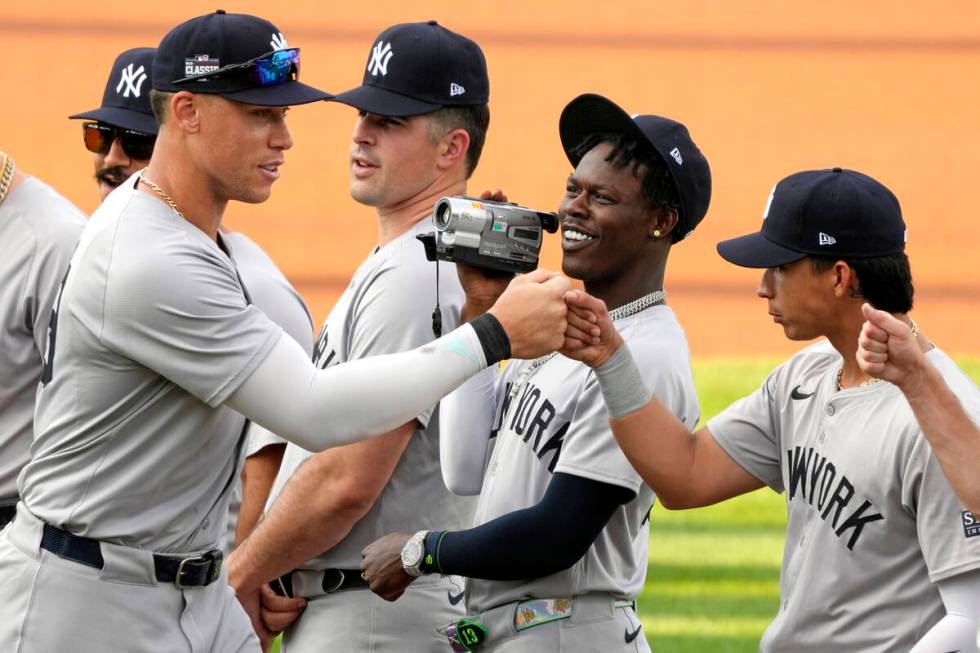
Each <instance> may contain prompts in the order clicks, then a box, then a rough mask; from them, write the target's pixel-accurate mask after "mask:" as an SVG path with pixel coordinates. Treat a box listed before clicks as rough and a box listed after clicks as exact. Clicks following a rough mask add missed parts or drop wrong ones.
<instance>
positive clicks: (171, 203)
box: [139, 172, 187, 220]
mask: <svg viewBox="0 0 980 653" xmlns="http://www.w3.org/2000/svg"><path fill="white" fill-rule="evenodd" d="M139 181H141V182H142V183H144V184H146V185H147V186H149V187H150V190H152V191H153V192H155V193H156V194H157V195H159V196H160V197H161V198H162V199H163V201H164V202H166V203H167V206H169V207H170V208H172V209H173V210H174V213H176V214H177V215H179V216H180V217H182V218H184V214H183V213H181V212H180V209H178V208H177V202H175V201H173V200H172V199H170V196H169V195H167V194H166V193H164V192H163V189H162V188H160V187H159V186H157V185H156V184H154V183H153V182H152V181H150V180H149V179H147V178H146V177H144V176H143V173H142V172H140V176H139ZM184 219H185V220H186V219H187V218H184Z"/></svg>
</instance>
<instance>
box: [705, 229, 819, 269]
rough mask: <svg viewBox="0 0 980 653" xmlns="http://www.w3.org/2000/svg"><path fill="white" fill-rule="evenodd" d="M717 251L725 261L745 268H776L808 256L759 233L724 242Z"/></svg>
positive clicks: (716, 247) (719, 244)
mask: <svg viewBox="0 0 980 653" xmlns="http://www.w3.org/2000/svg"><path fill="white" fill-rule="evenodd" d="M715 249H716V250H718V254H720V255H721V257H722V258H723V259H725V260H726V261H728V262H729V263H734V264H735V265H738V266H741V267H743V268H775V267H779V266H780V265H787V264H789V263H793V262H795V261H799V260H800V259H804V258H806V256H807V255H806V254H805V253H803V252H797V251H795V250H792V249H789V248H788V247H783V246H782V245H778V244H776V243H774V242H772V241H771V240H769V239H768V238H766V237H765V236H764V235H762V234H761V233H759V232H756V233H754V234H749V235H747V236H740V237H738V238H732V239H731V240H723V241H722V242H720V243H718V244H717V245H716V246H715Z"/></svg>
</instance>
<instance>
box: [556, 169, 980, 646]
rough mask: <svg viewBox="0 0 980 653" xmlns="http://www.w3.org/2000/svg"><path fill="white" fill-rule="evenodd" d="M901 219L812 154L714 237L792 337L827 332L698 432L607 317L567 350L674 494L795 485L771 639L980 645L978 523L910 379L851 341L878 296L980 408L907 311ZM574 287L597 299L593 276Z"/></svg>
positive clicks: (692, 497) (713, 494) (873, 186)
mask: <svg viewBox="0 0 980 653" xmlns="http://www.w3.org/2000/svg"><path fill="white" fill-rule="evenodd" d="M905 233H906V232H905V222H904V220H903V218H902V211H901V208H900V206H899V203H898V199H896V197H895V196H894V195H893V194H892V192H891V191H889V190H888V189H887V188H885V186H883V185H882V184H881V183H879V182H878V181H876V180H874V179H872V178H871V177H869V176H867V175H864V174H861V173H860V172H855V171H853V170H844V169H841V168H833V169H830V170H808V171H804V172H798V173H796V174H793V175H790V176H789V177H786V178H785V179H783V180H782V181H780V182H779V183H778V184H776V186H775V187H774V189H773V191H772V193H771V194H770V197H769V201H768V203H767V204H766V210H765V215H764V219H763V223H762V229H761V230H760V231H759V232H757V233H753V234H749V235H747V236H743V237H741V238H735V239H733V240H728V241H725V242H722V243H720V244H719V245H718V252H719V254H721V256H722V257H724V258H725V259H726V260H728V261H730V262H732V263H734V264H736V265H740V266H744V267H749V268H762V269H764V272H763V273H762V279H761V281H760V283H759V286H758V289H757V294H758V295H759V297H760V298H762V299H764V300H765V301H766V304H767V306H768V311H769V315H770V316H772V319H773V321H774V322H775V323H776V324H778V325H780V326H781V327H782V329H783V332H784V333H785V335H786V337H787V338H789V339H790V340H794V341H804V340H812V339H814V338H824V340H821V341H820V342H818V343H816V344H814V345H811V346H809V347H807V348H805V349H803V350H802V351H800V352H799V353H798V354H796V355H795V356H793V357H792V358H791V359H790V360H789V361H787V362H786V363H783V364H782V365H780V366H779V367H778V368H776V369H775V370H774V371H773V372H772V373H771V374H770V375H769V376H768V377H767V378H766V380H765V382H764V383H763V384H762V387H761V388H759V389H758V390H757V391H755V392H754V393H753V394H751V395H749V396H748V397H745V398H743V399H740V400H739V401H737V402H736V403H734V404H732V405H731V406H730V407H728V408H727V409H725V410H724V411H722V412H721V414H719V415H718V416H716V417H715V418H713V419H711V420H710V421H709V422H708V424H707V426H705V427H704V428H701V429H699V430H698V431H697V432H695V433H693V434H692V433H691V432H690V429H689V428H688V427H687V426H686V425H684V424H681V423H680V422H679V421H678V420H676V419H675V418H674V417H673V415H672V414H671V412H670V411H669V410H667V408H666V406H664V405H662V404H661V403H660V401H659V399H660V398H663V395H661V394H660V391H659V390H657V389H656V388H652V390H653V395H654V398H653V399H651V398H650V390H648V389H647V388H646V387H645V386H644V384H643V381H642V378H641V376H640V373H639V372H638V370H637V369H636V367H635V365H634V364H633V362H632V360H631V358H632V357H631V355H630V352H629V350H628V349H627V348H626V347H622V346H621V344H622V340H621V339H619V338H618V336H617V335H616V331H615V329H614V328H613V326H612V325H611V324H609V322H608V321H606V320H605V319H601V320H600V328H601V330H602V332H603V336H602V338H601V341H600V342H598V343H595V342H592V341H591V340H590V339H589V338H588V337H586V338H579V339H578V344H576V345H574V346H570V347H568V348H566V350H565V351H566V353H567V355H569V356H574V357H576V358H578V359H580V360H583V361H586V362H587V363H588V364H589V365H590V366H593V367H595V369H596V375H597V377H598V378H599V384H600V386H601V387H602V390H603V396H604V397H605V400H606V405H607V407H608V409H609V415H610V417H611V418H612V419H611V423H612V429H613V432H614V433H615V434H616V439H617V440H618V442H619V443H620V444H621V445H622V447H623V450H624V451H625V452H626V455H627V456H629V459H630V461H631V462H632V463H633V465H634V466H635V467H636V469H637V471H639V473H640V474H641V475H642V476H643V478H644V479H645V480H646V482H648V483H649V484H650V486H651V487H652V488H653V489H654V490H655V491H656V492H657V495H658V496H659V497H660V499H661V502H662V503H663V504H664V505H665V506H667V507H668V508H674V509H678V508H694V507H699V506H705V505H710V504H713V503H717V502H719V501H722V500H724V499H728V498H731V497H734V496H737V495H740V494H743V493H745V492H749V491H751V490H755V489H758V488H761V487H764V486H769V487H770V488H772V489H773V490H775V491H777V492H782V493H785V494H786V509H787V513H788V523H787V527H786V544H785V553H784V555H783V566H782V573H781V574H780V602H779V612H778V613H777V615H776V617H775V619H774V620H773V622H772V623H771V624H770V625H769V628H768V629H767V630H766V632H765V635H764V636H763V638H762V642H761V644H760V649H761V650H762V651H763V652H765V653H768V652H770V651H773V652H774V651H797V652H800V653H805V652H813V653H817V652H821V653H822V652H824V651H864V652H868V653H875V652H877V653H886V652H891V651H912V652H913V653H936V652H940V653H946V652H947V651H962V652H964V653H965V652H968V651H969V652H976V651H977V637H976V635H977V621H978V615H980V529H977V528H976V525H975V522H974V520H973V518H972V515H971V514H970V513H968V512H966V511H965V510H963V507H962V505H961V504H960V502H959V500H958V499H957V497H956V494H955V493H954V492H953V490H952V488H951V487H950V485H949V482H948V481H947V479H946V477H945V475H944V474H943V471H942V469H941V467H940V463H939V461H938V460H937V458H936V456H935V455H934V453H933V452H932V450H931V449H930V446H929V443H928V441H927V439H926V437H924V435H923V433H922V430H921V427H920V424H918V423H917V421H916V419H915V415H914V414H913V410H912V408H910V406H909V402H908V401H907V400H906V398H905V397H904V396H903V394H902V391H901V390H900V389H899V387H897V386H895V385H892V384H891V383H887V382H879V381H878V379H876V378H873V377H869V376H867V375H866V374H865V372H864V371H863V370H862V369H861V367H860V366H859V363H858V359H857V357H856V355H855V354H856V352H857V349H858V336H859V334H860V333H861V330H862V325H863V323H864V321H865V314H864V312H863V309H862V306H863V305H864V304H865V303H866V302H867V303H870V304H871V305H873V306H875V307H877V308H878V309H880V310H882V311H885V312H887V313H890V314H892V315H893V316H894V318H895V320H896V321H898V322H900V323H901V324H900V325H896V324H893V325H892V326H893V328H898V327H900V329H901V332H902V333H903V334H904V336H905V338H906V341H907V342H908V343H909V344H911V342H912V341H914V342H915V344H916V346H917V347H918V348H919V349H920V350H921V351H922V352H925V358H926V359H927V360H929V361H931V362H932V363H933V364H934V365H935V367H936V368H937V369H938V370H942V375H943V380H944V381H945V383H946V384H948V387H949V388H950V389H951V392H952V393H954V394H955V396H956V397H957V398H958V399H959V400H960V401H961V402H962V405H963V407H964V409H965V411H966V412H967V413H968V414H970V415H971V416H972V417H973V419H974V420H976V419H977V418H978V417H980V391H978V390H977V388H976V386H975V385H974V384H973V383H972V382H971V381H970V380H969V379H968V378H967V377H966V375H965V374H963V373H962V371H960V370H959V368H957V367H956V365H955V364H954V363H953V362H952V361H951V360H950V359H949V357H948V356H946V355H945V354H944V353H943V352H941V351H940V350H939V349H938V348H936V347H934V346H933V345H932V343H930V342H929V340H928V339H926V337H925V336H924V335H922V334H921V333H919V332H918V328H917V326H916V325H915V322H913V321H912V320H911V318H910V317H909V315H908V313H909V311H910V310H911V308H912V297H913V287H912V276H911V272H910V268H909V261H908V257H907V256H906V255H905V251H904V250H905ZM570 301H572V303H573V306H581V307H587V308H588V309H589V311H590V314H595V313H598V314H601V313H602V307H601V304H600V303H599V302H596V301H594V300H593V299H591V298H589V297H587V296H585V295H584V294H582V293H578V294H577V296H576V297H575V298H570ZM576 324H577V325H579V326H581V327H584V328H589V329H591V328H592V327H593V326H594V325H593V323H592V322H591V320H589V319H580V320H576ZM624 335H625V334H624ZM626 340H627V342H628V338H627V339H626ZM865 362H866V361H865ZM645 365H646V363H642V362H641V363H640V366H641V368H642V367H643V366H645ZM880 371H881V370H875V373H878V372H880ZM893 378H894V377H893Z"/></svg>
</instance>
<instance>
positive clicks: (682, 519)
mask: <svg viewBox="0 0 980 653" xmlns="http://www.w3.org/2000/svg"><path fill="white" fill-rule="evenodd" d="M778 362H779V361H777V360H758V361H745V360H727V359H726V360H708V361H700V362H696V363H695V364H694V382H695V385H696V386H697V390H698V398H699V400H700V402H701V415H702V421H705V420H707V419H709V418H710V417H712V416H713V415H715V414H717V413H718V412H720V411H721V410H722V409H724V408H725V407H726V406H728V405H729V404H731V403H732V402H733V401H734V400H735V399H738V398H739V397H741V396H744V395H746V394H748V393H750V392H752V391H753V390H754V389H755V388H757V387H758V386H759V384H760V383H761V382H762V380H763V379H764V378H765V376H766V374H768V373H769V371H770V370H772V368H773V367H775V366H776V365H777V364H778ZM959 362H960V364H961V365H962V366H963V369H965V370H966V371H967V373H969V374H970V376H972V377H973V379H974V380H978V379H980V360H960V361H959ZM650 524H651V537H650V564H649V567H648V572H647V581H646V586H645V588H644V590H643V593H642V594H641V595H640V598H639V601H638V610H639V614H640V618H641V619H642V620H643V627H644V630H645V631H646V636H647V641H649V642H650V646H651V648H652V649H653V650H654V651H655V652H657V653H662V652H663V653H694V652H697V653H705V652H710V653H753V652H755V651H758V650H759V638H760V637H761V635H762V632H763V631H764V630H765V628H766V625H768V623H769V621H770V620H771V619H772V617H773V616H775V614H776V608H777V605H778V601H779V563H780V559H781V557H782V552H783V530H784V527H785V525H786V513H785V505H784V502H783V497H782V495H778V494H776V493H775V492H772V491H771V490H768V489H763V490H759V491H756V492H752V493H751V494H747V495H745V496H742V497H738V498H737V499H732V500H731V501H726V502H725V503H722V504H719V505H716V506H711V507H708V508H701V509H698V510H686V511H680V512H670V511H668V510H664V509H663V508H661V507H660V506H657V507H656V508H655V509H654V511H653V514H652V517H651V520H650ZM278 650H279V649H278V644H277V645H276V646H274V647H273V651H274V653H278ZM447 650H448V648H447Z"/></svg>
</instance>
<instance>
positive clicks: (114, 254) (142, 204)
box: [0, 11, 568, 653]
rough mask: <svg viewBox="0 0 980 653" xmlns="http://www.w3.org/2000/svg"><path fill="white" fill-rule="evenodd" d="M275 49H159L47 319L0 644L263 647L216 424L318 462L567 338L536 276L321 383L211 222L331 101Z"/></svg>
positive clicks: (259, 26) (4, 553)
mask: <svg viewBox="0 0 980 653" xmlns="http://www.w3.org/2000/svg"><path fill="white" fill-rule="evenodd" d="M284 41H285V39H284V37H283V35H282V33H281V32H280V31H279V30H278V29H277V28H276V27H275V26H274V25H273V24H272V23H270V22H269V21H266V20H263V19H261V18H257V17H254V16H247V15H242V14H226V13H225V12H223V11H217V12H215V13H213V14H208V15H206V16H201V17H198V18H195V19H192V20H190V21H187V22H185V23H182V24H181V25H178V26H177V27H175V28H174V29H173V30H171V31H170V32H169V33H168V34H167V35H166V36H165V37H164V39H163V41H161V43H160V46H159V47H158V48H157V52H156V55H155V57H154V60H153V84H154V89H155V91H159V92H155V93H154V96H153V106H154V111H155V113H156V114H157V116H158V118H159V123H160V132H159V135H158V137H157V142H156V145H155V147H154V151H153V155H152V157H151V159H150V163H149V165H148V166H147V168H146V169H145V170H144V171H142V172H141V173H139V174H137V175H134V176H133V177H131V178H130V179H128V180H127V181H125V182H124V183H123V185H122V186H120V187H119V188H118V189H116V191H114V192H113V193H111V194H110V196H109V198H108V199H107V201H106V202H104V203H103V204H102V206H101V207H99V210H97V211H96V212H95V214H94V215H93V216H92V218H91V219H90V220H89V222H88V224H86V226H85V230H84V231H83V233H82V236H81V240H80V241H79V245H78V248H77V249H76V250H75V254H74V255H73V257H72V259H71V265H70V269H69V272H68V274H67V275H66V277H65V280H64V281H63V283H62V286H61V290H60V292H59V297H58V299H57V300H56V302H55V307H54V309H53V317H52V319H51V323H50V324H51V326H50V329H49V332H48V338H47V343H48V344H47V349H46V352H45V361H44V367H43V369H42V372H41V388H40V390H39V393H38V400H37V408H36V411H35V417H36V419H35V439H34V443H33V448H32V457H31V461H30V462H29V463H28V464H27V466H26V467H25V468H24V471H23V472H22V473H21V475H20V477H19V479H18V488H19V490H20V497H21V501H20V503H19V504H18V506H17V514H16V517H15V518H14V521H13V523H12V524H11V525H10V526H9V527H8V528H6V529H5V530H4V531H3V532H2V533H0V650H3V651H21V652H22V653H49V652H51V651H69V650H70V651H81V652H83V653H88V652H90V651H91V652H95V651H98V652H104V651H112V650H125V651H134V652H135V651H138V652H143V651H145V652H151V651H160V650H167V651H184V652H193V653H198V652H200V653H203V652H205V651H249V650H250V651H257V650H259V646H260V645H259V641H258V640H257V639H256V634H255V631H254V630H253V627H252V625H251V624H250V623H249V619H248V617H247V616H246V613H245V611H243V610H242V607H241V605H240V604H239V602H238V601H236V599H235V596H234V593H233V592H232V591H231V588H230V587H229V586H228V584H227V576H226V575H225V573H224V571H223V569H222V553H221V551H220V550H219V549H218V548H217V546H218V545H219V543H220V541H221V537H222V534H223V531H224V525H225V517H226V515H227V507H228V499H229V495H230V489H231V487H232V486H233V482H234V479H235V476H236V474H237V473H238V470H239V469H240V466H241V459H242V457H243V455H244V448H245V437H244V433H242V432H241V431H237V432H236V431H234V430H231V429H229V428H227V420H229V419H233V418H237V417H235V416H234V414H233V413H232V411H237V412H238V413H240V414H242V415H244V416H245V417H247V418H249V419H252V420H253V421H255V422H256V423H258V424H260V425H262V426H264V427H266V428H268V429H269V430H271V431H273V432H275V433H278V434H280V435H282V436H283V437H286V438H288V439H290V440H292V441H295V442H297V443H299V444H301V445H302V446H303V447H305V448H307V449H310V450H317V451H318V450H322V449H324V448H326V447H329V446H336V445H341V444H350V443H351V442H355V441H359V440H362V439H365V438H368V437H371V436H373V435H376V434H378V433H382V432H384V431H387V430H390V429H393V428H395V427H396V426H398V425H399V424H404V423H405V422H406V421H408V420H410V419H411V418H412V417H413V416H414V415H417V414H419V413H420V412H422V411H424V410H425V409H426V407H427V406H430V405H432V404H434V403H435V402H436V401H437V400H438V399H439V398H440V397H441V396H443V395H444V394H446V393H447V392H449V391H450V390H452V389H453V388H455V387H456V386H457V385H458V384H459V383H461V382H462V381H463V380H465V379H466V378H468V377H469V376H470V375H472V374H474V373H476V372H477V371H478V370H480V369H482V368H483V367H484V366H485V365H487V364H493V363H494V362H496V361H497V360H499V359H501V358H503V357H505V356H507V355H509V350H510V349H511V348H513V349H514V351H515V352H520V351H525V350H527V349H528V347H530V350H531V351H535V352H537V353H538V354H540V353H542V352H544V351H549V350H551V349H553V348H556V347H557V346H559V345H560V344H561V342H562V340H563V333H564V330H565V326H566V325H565V320H564V316H565V307H564V303H563V302H562V296H563V294H564V292H565V290H566V289H567V287H568V282H567V280H565V279H562V278H560V277H558V276H556V275H553V274H550V273H547V272H544V271H539V272H538V273H537V274H536V275H528V276H527V277H525V278H524V279H520V280H517V281H515V282H514V283H513V284H512V285H511V287H510V288H509V289H508V293H506V294H505V296H504V297H502V298H501V302H500V303H498V305H497V306H496V307H495V309H494V313H493V315H492V317H491V318H490V319H487V320H484V321H483V322H480V323H476V322H474V323H473V324H470V325H466V326H464V327H462V328H460V329H457V330H456V331H454V332H452V333H450V334H449V335H447V336H445V337H444V338H441V339H439V340H437V341H435V342H434V343H432V344H431V345H429V346H427V347H425V348H424V349H418V350H414V351H411V352H406V353H404V354H401V355H393V356H387V357H378V358H375V359H372V360H365V361H356V362H353V363H351V364H349V365H342V366H336V367H334V368H331V369H329V370H321V369H317V368H316V367H314V366H313V364H312V363H311V362H310V360H309V356H308V355H307V353H306V352H305V351H304V350H303V348H302V347H300V345H298V344H297V343H296V342H295V341H294V340H293V339H292V338H290V337H289V336H287V335H285V334H284V333H283V331H282V329H281V328H280V327H279V326H277V325H275V324H274V323H273V322H272V321H271V320H270V319H269V318H268V317H267V316H266V315H265V314H264V313H262V312H261V311H260V310H259V309H258V308H256V307H255V306H253V305H252V304H251V300H250V296H249V294H248V292H247V289H246V288H245V286H244V285H243V284H242V282H241V280H240V278H239V275H238V272H237V269H236V267H235V264H234V260H233V259H232V258H230V256H229V253H228V249H227V246H226V244H225V243H224V239H223V237H222V236H221V234H220V232H219V227H220V224H221V220H222V218H223V216H224V212H225V209H226V208H227V205H228V203H229V202H230V201H241V202H253V203H254V202H261V201H263V200H265V199H266V198H268V197H269V195H270V193H271V192H272V185H273V183H274V182H275V181H276V179H278V178H279V174H280V173H279V168H280V166H281V165H282V163H283V162H284V160H285V152H286V150H288V149H289V148H290V147H291V146H292V136H291V135H290V132H289V129H288V128H287V127H286V124H285V120H284V119H285V114H286V107H288V106H289V105H294V104H304V103H308V102H314V101H318V100H322V99H324V98H325V97H328V95H327V94H326V93H323V92H322V91H319V90H317V89H315V88H312V87H310V86H307V85H305V84H302V83H301V82H300V81H299V80H298V75H299V50H298V49H283V48H282V43H283V42H284ZM529 307H534V308H531V309H530V310H529ZM524 325H533V331H532V328H531V327H528V326H524ZM379 386H384V387H385V388H386V389H387V391H388V395H390V396H386V397H385V401H384V402H378V401H377V394H378V388H379ZM373 402H376V405H372V403H373ZM243 598H244V599H246V600H247V599H248V598H249V597H248V596H244V597H243ZM254 599H255V600H256V602H257V599H258V596H257V594H256V595H254Z"/></svg>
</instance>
